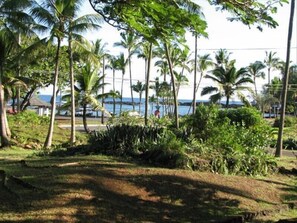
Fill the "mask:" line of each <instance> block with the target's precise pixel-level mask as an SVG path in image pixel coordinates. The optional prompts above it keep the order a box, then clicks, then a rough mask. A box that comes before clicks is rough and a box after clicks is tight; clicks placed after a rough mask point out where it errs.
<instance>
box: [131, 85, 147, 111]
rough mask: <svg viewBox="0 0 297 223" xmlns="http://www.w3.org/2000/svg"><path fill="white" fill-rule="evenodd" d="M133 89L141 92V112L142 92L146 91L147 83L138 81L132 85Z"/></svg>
mask: <svg viewBox="0 0 297 223" xmlns="http://www.w3.org/2000/svg"><path fill="white" fill-rule="evenodd" d="M132 89H133V91H135V92H137V93H138V94H139V114H140V113H141V100H142V93H143V92H144V91H145V84H143V83H142V82H141V81H139V80H138V81H137V83H136V84H134V85H132Z"/></svg>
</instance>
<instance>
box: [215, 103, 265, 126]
mask: <svg viewBox="0 0 297 223" xmlns="http://www.w3.org/2000/svg"><path fill="white" fill-rule="evenodd" d="M225 117H227V118H229V119H230V123H231V124H235V125H241V126H245V127H247V128H249V127H251V126H256V125H260V124H262V123H263V118H262V116H261V113H260V112H259V111H258V110H256V109H255V108H250V107H241V108H236V109H224V110H220V111H219V118H221V119H224V118H225Z"/></svg>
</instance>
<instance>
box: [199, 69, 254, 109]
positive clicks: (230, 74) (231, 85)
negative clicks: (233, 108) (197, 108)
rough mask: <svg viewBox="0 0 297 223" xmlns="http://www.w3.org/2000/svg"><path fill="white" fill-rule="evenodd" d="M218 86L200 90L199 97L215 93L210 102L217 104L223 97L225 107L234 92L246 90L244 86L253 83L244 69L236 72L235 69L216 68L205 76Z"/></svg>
mask: <svg viewBox="0 0 297 223" xmlns="http://www.w3.org/2000/svg"><path fill="white" fill-rule="evenodd" d="M205 77H206V78H209V79H211V80H213V81H214V82H215V83H217V84H219V87H213V86H209V87H205V88H203V89H202V92H201V95H206V94H211V93H215V94H213V95H212V96H210V100H211V101H212V102H218V101H219V100H221V99H222V98H223V97H226V107H227V108H228V106H229V100H230V98H231V96H232V95H234V94H235V92H237V91H240V90H244V89H248V87H247V86H245V84H247V83H253V80H252V79H251V78H250V76H249V74H248V71H247V70H246V69H245V68H241V69H239V70H236V68H235V67H231V68H229V69H228V68H227V69H225V68H224V67H217V68H215V69H214V70H213V71H212V72H211V74H208V75H206V76H205Z"/></svg>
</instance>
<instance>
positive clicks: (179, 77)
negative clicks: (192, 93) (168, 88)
mask: <svg viewBox="0 0 297 223" xmlns="http://www.w3.org/2000/svg"><path fill="white" fill-rule="evenodd" d="M174 76H175V80H176V95H177V96H178V94H179V90H180V87H181V86H182V85H186V84H187V83H188V82H189V79H188V78H187V77H186V76H185V75H184V74H182V72H181V73H177V72H174Z"/></svg>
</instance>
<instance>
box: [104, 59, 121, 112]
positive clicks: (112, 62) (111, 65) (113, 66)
mask: <svg viewBox="0 0 297 223" xmlns="http://www.w3.org/2000/svg"><path fill="white" fill-rule="evenodd" d="M108 61H109V63H108V65H106V68H109V69H111V70H112V90H111V92H112V93H113V94H114V95H117V96H115V97H113V115H115V107H116V101H115V99H116V98H120V93H119V91H117V90H116V89H115V79H116V77H115V72H116V70H118V67H119V65H118V58H117V57H115V56H110V57H108Z"/></svg>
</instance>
